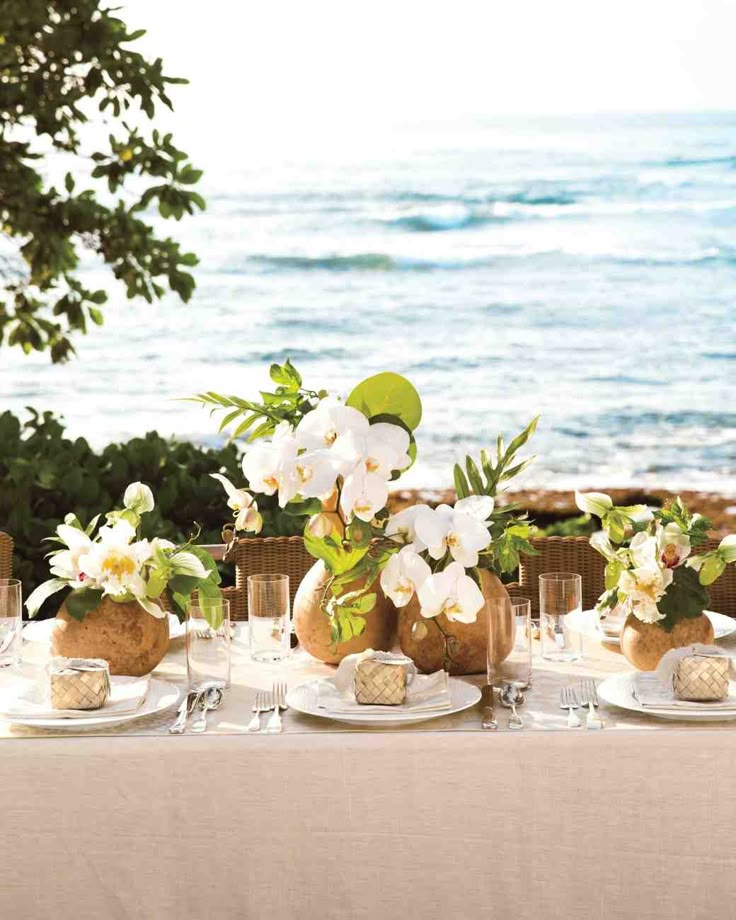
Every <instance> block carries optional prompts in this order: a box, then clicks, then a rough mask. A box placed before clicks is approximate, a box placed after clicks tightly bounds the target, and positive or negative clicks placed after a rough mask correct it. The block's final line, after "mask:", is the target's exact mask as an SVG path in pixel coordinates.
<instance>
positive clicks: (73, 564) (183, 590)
mask: <svg viewBox="0 0 736 920" xmlns="http://www.w3.org/2000/svg"><path fill="white" fill-rule="evenodd" d="M153 508H154V499H153V494H152V492H151V490H150V488H149V487H148V486H146V485H144V484H143V483H140V482H134V483H132V484H131V485H129V486H128V488H127V489H126V490H125V496H124V498H123V507H122V509H120V510H116V511H110V512H108V514H107V515H106V524H105V525H104V526H102V527H100V528H99V530H98V531H97V534H96V535H95V530H96V529H97V525H98V523H99V520H100V517H101V515H97V517H95V518H94V519H93V520H92V521H91V522H90V523H89V524H88V526H87V527H84V526H83V525H82V524H81V522H80V521H79V520H78V518H77V517H76V515H74V514H69V515H67V516H66V517H65V519H64V523H63V524H59V526H58V527H57V528H56V536H55V537H50V538H49V539H50V540H52V541H54V542H56V543H60V544H61V546H62V548H61V549H57V550H54V551H53V552H51V553H50V554H49V557H50V559H51V563H50V570H51V574H52V575H53V578H51V579H50V580H49V581H46V582H44V583H43V584H41V585H39V586H38V588H36V590H35V591H33V593H32V594H31V595H30V597H29V598H28V600H27V602H26V607H27V608H28V612H29V614H30V616H31V617H33V616H35V615H36V613H38V610H39V609H40V607H41V605H42V604H43V602H44V601H45V600H46V599H47V598H49V597H51V596H52V595H53V594H56V593H57V592H58V591H61V590H62V589H64V588H71V591H70V593H69V594H68V595H67V597H66V600H65V604H66V609H67V611H68V612H69V614H70V615H71V616H73V617H74V618H75V619H77V620H80V621H81V620H83V619H84V617H85V616H86V615H87V613H89V612H90V611H91V610H94V609H95V608H96V607H98V606H99V604H100V603H101V601H102V599H103V598H105V597H109V598H110V599H111V600H113V601H117V602H120V603H122V602H125V601H137V602H138V603H139V604H140V605H141V607H143V608H144V609H145V610H146V611H147V612H148V613H150V614H151V616H154V617H159V618H161V617H164V616H166V611H165V610H164V608H163V607H162V605H161V603H160V599H161V598H162V596H163V595H164V592H166V593H167V595H168V597H169V599H170V602H171V606H172V608H173V610H174V611H175V612H176V614H177V615H178V616H179V618H180V619H183V617H184V615H185V613H186V609H187V607H188V606H189V603H190V599H191V596H192V594H193V593H194V592H195V591H196V592H198V594H199V603H200V605H201V606H202V609H203V612H204V613H205V614H206V613H207V608H208V607H214V606H215V605H216V602H217V601H219V599H220V589H219V587H218V585H219V582H220V576H219V573H218V571H217V567H216V565H215V563H214V560H213V559H212V557H211V556H210V555H209V554H208V553H207V552H206V551H204V550H202V549H200V548H199V547H197V546H195V545H194V544H193V542H192V541H189V542H188V543H186V544H184V545H182V546H175V545H174V544H173V543H172V542H170V541H169V540H161V539H158V538H156V539H153V540H144V539H140V538H139V537H138V530H139V527H140V522H141V516H142V515H143V514H146V513H147V512H149V511H152V510H153Z"/></svg>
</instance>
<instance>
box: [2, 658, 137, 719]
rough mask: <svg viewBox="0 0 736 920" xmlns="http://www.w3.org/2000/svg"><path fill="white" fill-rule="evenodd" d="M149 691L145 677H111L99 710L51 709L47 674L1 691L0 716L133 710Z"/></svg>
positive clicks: (62, 716) (55, 716)
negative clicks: (107, 693) (105, 697)
mask: <svg viewBox="0 0 736 920" xmlns="http://www.w3.org/2000/svg"><path fill="white" fill-rule="evenodd" d="M147 693H148V678H147V677H111V678H110V695H109V696H108V698H107V700H106V702H105V704H104V706H102V707H101V708H100V709H52V708H51V701H50V699H49V688H48V673H47V672H46V671H45V670H44V672H43V675H42V677H41V678H40V679H39V680H24V681H19V682H18V683H15V684H12V685H11V686H10V687H8V688H6V689H3V691H2V692H1V693H0V715H3V716H5V717H6V718H9V717H12V716H16V717H22V718H24V719H26V718H27V719H82V720H83V719H94V718H98V717H99V716H112V715H125V714H126V713H129V712H135V711H136V710H137V709H139V708H140V707H141V706H142V705H143V702H144V700H145V699H146V694H147Z"/></svg>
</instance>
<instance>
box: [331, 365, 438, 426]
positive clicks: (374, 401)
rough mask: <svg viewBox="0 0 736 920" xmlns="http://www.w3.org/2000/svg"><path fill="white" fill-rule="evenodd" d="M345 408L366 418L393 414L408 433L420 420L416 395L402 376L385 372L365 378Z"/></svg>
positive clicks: (348, 399) (420, 405)
mask: <svg viewBox="0 0 736 920" xmlns="http://www.w3.org/2000/svg"><path fill="white" fill-rule="evenodd" d="M347 404H348V406H352V407H353V408H354V409H358V411H360V412H362V413H363V415H365V416H366V418H373V417H374V416H376V415H395V416H396V417H397V418H399V419H401V421H402V422H403V423H404V424H405V425H406V426H407V428H408V429H409V430H410V431H414V429H415V428H416V427H417V426H418V425H419V422H420V421H421V420H422V401H421V399H420V398H419V393H417V391H416V389H415V388H414V387H413V386H412V384H411V383H409V381H408V380H407V379H406V377H402V376H401V374H394V373H392V372H391V371H385V372H384V373H382V374H375V375H374V376H373V377H367V378H366V379H365V380H364V381H363V382H362V383H359V384H358V385H357V386H356V387H355V389H354V390H353V392H352V393H351V394H350V396H348V398H347Z"/></svg>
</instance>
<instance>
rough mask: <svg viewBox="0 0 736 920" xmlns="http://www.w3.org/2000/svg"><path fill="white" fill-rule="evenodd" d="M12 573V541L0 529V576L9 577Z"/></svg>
mask: <svg viewBox="0 0 736 920" xmlns="http://www.w3.org/2000/svg"><path fill="white" fill-rule="evenodd" d="M12 574H13V541H12V539H11V538H10V537H9V536H8V534H6V533H2V532H1V531H0V578H10V576H11V575H12Z"/></svg>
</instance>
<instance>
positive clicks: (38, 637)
mask: <svg viewBox="0 0 736 920" xmlns="http://www.w3.org/2000/svg"><path fill="white" fill-rule="evenodd" d="M167 616H168V618H169V639H181V637H182V636H183V635H184V632H185V630H184V624H183V623H180V622H179V619H178V617H175V616H174V614H173V613H168V614H167ZM53 628H54V618H53V617H52V618H51V619H50V620H31V621H30V623H26V624H25V626H24V627H23V638H24V639H25V640H26V642H44V643H46V644H47V645H48V643H50V642H51V632H52V630H53Z"/></svg>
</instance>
